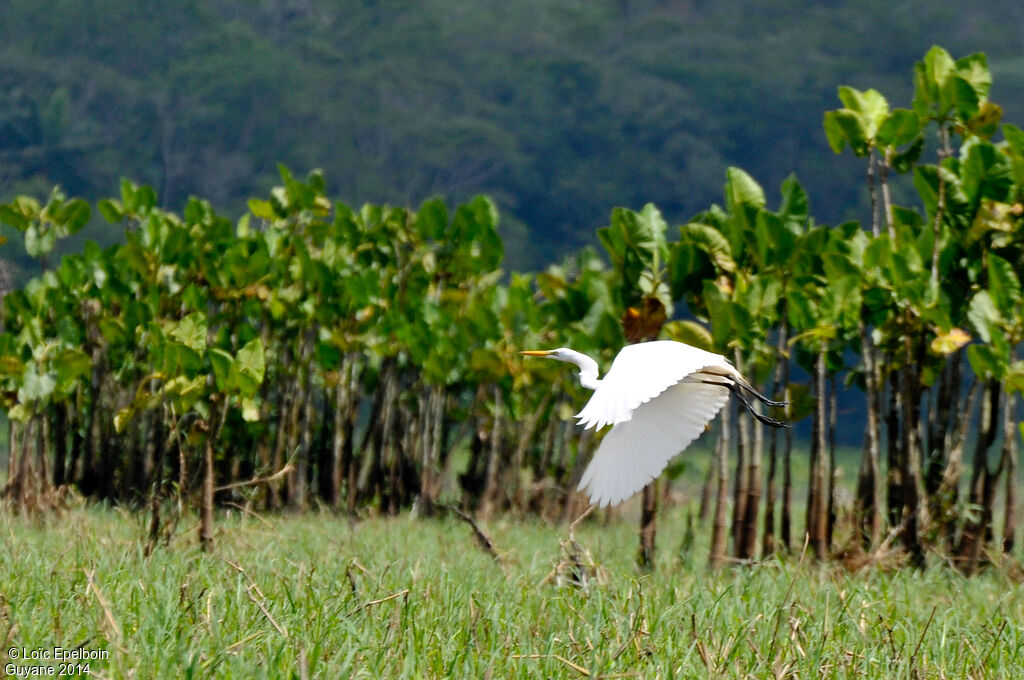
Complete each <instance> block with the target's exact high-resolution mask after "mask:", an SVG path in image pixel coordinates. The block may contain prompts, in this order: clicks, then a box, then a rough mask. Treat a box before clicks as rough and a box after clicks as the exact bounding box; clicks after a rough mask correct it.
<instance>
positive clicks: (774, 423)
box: [701, 380, 789, 427]
mask: <svg viewBox="0 0 1024 680" xmlns="http://www.w3.org/2000/svg"><path fill="white" fill-rule="evenodd" d="M701 382H702V383H704V384H705V385H718V386H719V387H724V388H725V389H727V390H729V391H730V392H732V393H733V394H735V395H736V396H737V398H739V400H740V401H742V402H743V405H744V406H746V407H747V410H748V411H749V412H750V415H752V416H754V418H756V419H757V420H759V421H761V422H762V423H764V424H765V425H769V426H771V427H789V423H787V422H785V421H783V420H776V419H775V418H772V417H770V416H766V415H764V414H763V413H758V412H757V411H756V410H755V409H754V405H753V404H751V403H750V400H749V399H747V397H746V395H744V394H743V392H742V390H741V389H740V388H741V387H743V386H742V385H739V384H737V383H735V382H731V381H729V382H718V381H717V380H701ZM745 389H748V390H749V391H750V392H752V393H753V394H754V395H755V396H758V397H761V395H760V394H758V393H757V392H756V391H754V390H753V389H752V388H750V387H749V386H747V387H746V388H745ZM762 401H764V403H765V404H767V405H768V406H785V405H786V404H788V403H789V402H786V401H781V402H780V401H772V400H770V399H764V398H763V397H762Z"/></svg>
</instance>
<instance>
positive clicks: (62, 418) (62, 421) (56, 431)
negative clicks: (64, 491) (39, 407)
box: [53, 401, 68, 486]
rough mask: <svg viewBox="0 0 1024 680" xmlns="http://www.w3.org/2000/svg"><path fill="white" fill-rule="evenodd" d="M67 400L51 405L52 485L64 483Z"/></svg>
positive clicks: (66, 451)
mask: <svg viewBox="0 0 1024 680" xmlns="http://www.w3.org/2000/svg"><path fill="white" fill-rule="evenodd" d="M67 424H68V402H66V401H64V402H59V403H57V404H54V406H53V485H54V486H60V485H61V484H63V483H64V476H65V474H66V470H67V455H68V428H67Z"/></svg>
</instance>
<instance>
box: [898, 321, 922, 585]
mask: <svg viewBox="0 0 1024 680" xmlns="http://www.w3.org/2000/svg"><path fill="white" fill-rule="evenodd" d="M914 343H915V339H914V338H912V337H911V336H910V334H907V335H906V336H905V337H904V344H903V347H904V359H905V364H904V366H903V367H902V369H901V370H900V373H901V374H902V386H903V408H904V410H903V436H904V442H903V447H904V454H903V457H902V462H903V464H904V468H903V472H902V474H901V476H902V477H903V507H904V513H905V514H904V524H903V531H902V539H903V545H904V547H906V548H907V550H908V551H909V553H910V561H911V564H913V565H914V566H916V567H922V566H924V546H923V544H922V542H921V530H922V527H923V526H924V525H925V524H926V522H924V521H923V520H924V514H925V510H926V509H925V508H924V507H922V504H921V495H922V493H923V491H922V486H923V483H922V479H921V442H920V437H919V429H918V426H919V423H920V419H921V416H920V405H921V396H920V395H921V390H920V379H919V378H918V373H917V370H916V367H917V366H918V365H919V360H920V359H921V357H919V356H918V355H916V354H915V352H914Z"/></svg>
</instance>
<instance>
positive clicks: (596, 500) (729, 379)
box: [520, 340, 786, 507]
mask: <svg viewBox="0 0 1024 680" xmlns="http://www.w3.org/2000/svg"><path fill="white" fill-rule="evenodd" d="M520 354H525V355H527V356H534V357H546V358H548V359H556V360H558V361H565V362H568V363H570V364H576V366H578V367H579V369H580V384H581V385H582V386H583V387H586V388H587V389H590V390H594V394H593V395H592V396H591V397H590V401H588V402H587V405H586V406H584V407H583V410H582V411H580V412H579V413H578V414H577V415H576V418H578V419H579V421H580V424H581V425H583V427H584V429H587V428H591V427H593V428H597V429H600V428H602V427H604V426H605V425H612V429H611V431H610V432H609V433H608V434H607V435H606V436H605V438H604V440H603V441H602V442H601V445H600V446H599V447H598V449H597V453H595V454H594V458H593V460H591V461H590V465H588V466H587V469H586V471H585V472H584V473H583V478H582V479H581V480H580V484H579V487H578V489H579V490H580V491H583V490H584V489H586V490H587V495H588V496H589V497H590V502H591V503H593V504H595V505H597V506H600V507H603V506H606V505H618V504H619V503H621V502H622V501H624V500H626V499H627V498H629V497H630V496H632V495H633V494H635V493H636V492H637V491H639V490H640V489H642V488H643V487H644V486H646V485H647V484H648V483H650V481H651V480H653V479H654V478H655V477H657V476H658V475H660V474H661V471H662V470H664V469H665V466H666V465H668V461H669V460H670V459H671V458H672V457H673V456H675V455H676V454H677V453H679V452H680V451H682V450H683V449H685V448H686V447H687V446H689V445H690V443H691V442H692V441H693V440H694V439H696V438H697V437H698V436H699V435H700V433H701V432H703V431H704V427H705V426H706V425H707V424H708V423H709V422H711V419H712V418H714V417H715V415H716V414H717V413H718V411H719V410H721V408H722V406H723V405H725V402H726V401H728V398H729V393H730V392H732V393H733V394H735V395H736V396H737V397H739V398H740V401H742V402H743V404H744V405H745V406H746V407H747V410H748V411H750V413H751V415H753V416H754V417H755V418H757V419H758V420H759V421H761V422H762V423H765V424H766V425H771V426H772V427H784V426H785V425H786V423H783V422H781V421H778V420H775V419H774V418H769V417H768V416H765V415H762V414H761V413H758V412H757V411H755V410H754V407H753V406H752V405H751V403H750V401H749V400H748V399H747V398H746V396H745V395H744V394H743V392H744V391H746V392H748V393H750V394H751V395H753V396H754V397H756V398H757V399H758V400H760V401H761V402H762V403H764V404H766V405H768V406H784V405H785V403H786V402H778V401H772V400H770V399H768V398H767V397H765V396H763V395H761V394H758V392H757V391H756V390H754V388H753V387H751V386H750V383H748V382H747V381H746V380H745V379H744V378H743V376H742V375H740V373H739V371H737V370H736V369H735V368H734V367H733V365H732V364H731V363H729V361H728V360H727V359H726V358H725V357H723V356H721V355H719V354H713V353H711V352H707V351H704V350H702V349H698V348H696V347H691V346H689V345H685V344H683V343H681V342H674V341H671V340H659V341H656V342H644V343H640V344H636V345H627V346H626V347H624V348H622V351H620V352H619V354H618V356H616V357H615V361H613V362H612V367H611V368H610V369H609V370H608V373H607V374H606V375H605V377H604V378H603V379H601V378H598V377H597V374H598V367H597V362H596V361H594V360H593V359H591V358H590V357H588V356H587V355H586V354H581V353H580V352H577V351H575V350H571V349H568V348H566V347H559V348H558V349H552V350H529V351H525V352H520Z"/></svg>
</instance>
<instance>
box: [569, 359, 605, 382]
mask: <svg viewBox="0 0 1024 680" xmlns="http://www.w3.org/2000/svg"><path fill="white" fill-rule="evenodd" d="M566 360H567V361H569V362H571V363H574V364H576V365H577V366H579V369H580V385H582V386H583V387H586V388H587V389H588V390H596V389H597V386H598V385H600V384H601V379H600V378H598V377H597V374H598V370H599V369H598V366H597V362H596V361H594V360H593V359H591V358H590V357H588V356H587V355H586V354H582V353H580V352H573V353H572V354H570V355H569V356H568V357H566Z"/></svg>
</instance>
